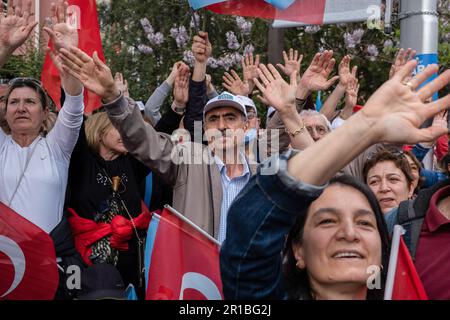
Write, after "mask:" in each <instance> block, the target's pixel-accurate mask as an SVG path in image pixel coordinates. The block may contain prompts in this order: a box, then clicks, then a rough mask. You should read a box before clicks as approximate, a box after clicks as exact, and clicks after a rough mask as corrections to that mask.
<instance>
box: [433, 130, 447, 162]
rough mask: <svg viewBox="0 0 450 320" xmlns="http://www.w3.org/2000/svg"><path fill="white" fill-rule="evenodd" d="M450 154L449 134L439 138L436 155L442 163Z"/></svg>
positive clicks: (435, 150)
mask: <svg viewBox="0 0 450 320" xmlns="http://www.w3.org/2000/svg"><path fill="white" fill-rule="evenodd" d="M447 153H448V138H447V134H444V135H442V136H440V137H439V139H437V141H436V148H435V149H434V154H435V155H436V158H437V160H438V161H441V160H442V158H443V157H444V156H445V155H446V154H447Z"/></svg>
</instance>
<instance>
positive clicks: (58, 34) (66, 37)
mask: <svg viewBox="0 0 450 320" xmlns="http://www.w3.org/2000/svg"><path fill="white" fill-rule="evenodd" d="M68 6H69V5H68V3H67V2H64V1H63V0H58V2H57V3H54V2H52V4H51V13H52V18H51V19H52V27H51V28H48V27H44V31H45V32H46V33H47V34H48V36H49V38H50V40H51V41H52V43H53V50H51V49H50V48H47V49H46V51H47V53H48V54H49V55H50V57H51V59H52V60H53V63H54V65H55V66H56V68H57V69H58V70H59V72H60V74H61V76H64V71H63V70H62V60H61V57H60V54H59V51H60V50H61V49H62V48H65V49H68V48H69V47H70V46H74V47H77V46H78V31H77V30H76V29H74V28H72V27H70V26H69V24H68V23H67V16H66V12H67V7H68Z"/></svg>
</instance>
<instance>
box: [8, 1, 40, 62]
mask: <svg viewBox="0 0 450 320" xmlns="http://www.w3.org/2000/svg"><path fill="white" fill-rule="evenodd" d="M23 2H25V4H24V5H23ZM33 16H34V13H31V0H25V1H22V0H19V1H17V4H16V6H15V7H14V6H13V0H9V1H8V9H7V13H6V17H5V16H4V15H3V11H2V12H0V51H1V50H6V52H7V53H8V54H11V53H13V52H14V50H16V49H17V48H19V47H20V46H21V45H22V44H24V43H25V41H26V40H27V39H28V37H29V36H30V34H31V32H32V31H33V29H34V27H36V25H37V24H38V23H37V22H35V21H34V19H33Z"/></svg>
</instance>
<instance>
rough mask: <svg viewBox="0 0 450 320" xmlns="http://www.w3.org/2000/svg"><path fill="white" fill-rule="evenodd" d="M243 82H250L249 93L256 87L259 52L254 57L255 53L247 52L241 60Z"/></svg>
mask: <svg viewBox="0 0 450 320" xmlns="http://www.w3.org/2000/svg"><path fill="white" fill-rule="evenodd" d="M241 65H242V76H243V82H244V83H248V92H249V94H250V93H252V92H253V89H254V88H255V83H254V82H253V79H254V78H257V77H258V72H257V70H258V66H259V54H257V55H256V56H255V57H254V58H253V53H247V54H246V55H245V57H244V59H242V61H241Z"/></svg>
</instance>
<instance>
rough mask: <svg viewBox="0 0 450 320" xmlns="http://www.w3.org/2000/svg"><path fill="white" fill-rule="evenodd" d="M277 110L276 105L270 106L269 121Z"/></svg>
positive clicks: (268, 111)
mask: <svg viewBox="0 0 450 320" xmlns="http://www.w3.org/2000/svg"><path fill="white" fill-rule="evenodd" d="M275 111H277V110H276V109H275V108H274V107H269V110H267V122H269V120H270V118H271V117H272V115H273V114H274V113H275Z"/></svg>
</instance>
